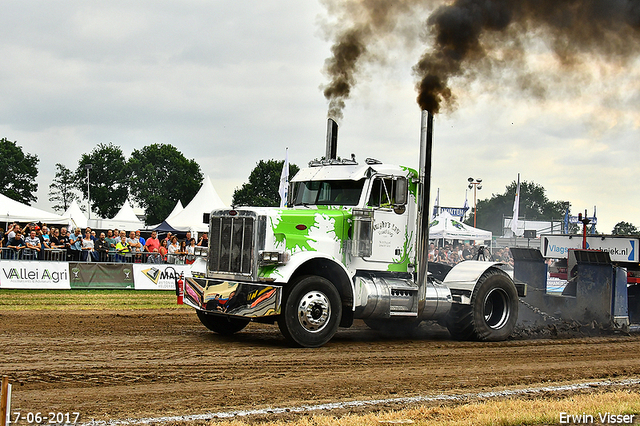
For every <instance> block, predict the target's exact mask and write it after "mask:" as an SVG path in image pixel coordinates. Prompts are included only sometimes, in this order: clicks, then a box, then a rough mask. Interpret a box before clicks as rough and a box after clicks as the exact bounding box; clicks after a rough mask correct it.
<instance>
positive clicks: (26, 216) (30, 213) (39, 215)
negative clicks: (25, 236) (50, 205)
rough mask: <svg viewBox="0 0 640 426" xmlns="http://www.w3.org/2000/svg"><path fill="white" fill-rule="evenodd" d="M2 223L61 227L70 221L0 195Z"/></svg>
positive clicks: (0, 219) (0, 217)
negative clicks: (26, 223)
mask: <svg viewBox="0 0 640 426" xmlns="http://www.w3.org/2000/svg"><path fill="white" fill-rule="evenodd" d="M0 221H3V222H7V223H10V222H43V223H47V224H59V225H61V224H66V223H68V222H69V219H67V218H64V217H62V216H60V215H57V214H55V213H50V212H48V211H45V210H40V209H38V208H35V207H31V206H28V205H26V204H22V203H21V202H19V201H16V200H13V199H11V198H9V197H7V196H6V195H3V194H0Z"/></svg>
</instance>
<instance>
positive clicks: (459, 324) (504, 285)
mask: <svg viewBox="0 0 640 426" xmlns="http://www.w3.org/2000/svg"><path fill="white" fill-rule="evenodd" d="M518 303H519V300H518V291H517V290H516V287H515V285H514V284H513V281H511V278H509V276H508V275H507V274H505V273H504V272H503V271H501V270H499V269H495V268H492V269H488V270H487V271H485V273H484V274H482V276H481V277H480V279H479V280H478V283H477V284H476V287H475V289H474V291H473V294H472V296H471V304H470V305H461V304H457V303H454V304H453V305H452V306H451V311H450V312H449V315H448V317H447V321H446V323H447V328H448V329H449V333H450V334H451V337H453V338H454V339H456V340H481V341H499V340H506V339H507V338H508V337H509V336H510V335H511V333H513V330H514V328H515V326H516V321H517V320H518Z"/></svg>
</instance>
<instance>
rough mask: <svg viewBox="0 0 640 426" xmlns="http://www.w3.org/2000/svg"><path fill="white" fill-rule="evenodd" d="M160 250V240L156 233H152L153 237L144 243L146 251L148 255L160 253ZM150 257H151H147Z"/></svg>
mask: <svg viewBox="0 0 640 426" xmlns="http://www.w3.org/2000/svg"><path fill="white" fill-rule="evenodd" d="M159 249H160V240H159V239H158V233H157V232H156V231H152V232H151V236H150V237H149V238H147V241H146V242H145V243H144V251H146V252H148V253H158V251H159ZM147 256H148V257H149V255H147Z"/></svg>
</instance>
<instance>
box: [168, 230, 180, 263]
mask: <svg viewBox="0 0 640 426" xmlns="http://www.w3.org/2000/svg"><path fill="white" fill-rule="evenodd" d="M179 252H180V245H179V244H178V237H176V236H175V235H174V236H173V237H171V244H169V247H168V250H167V261H168V262H169V263H178V254H179Z"/></svg>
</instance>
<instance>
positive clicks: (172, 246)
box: [0, 223, 209, 264]
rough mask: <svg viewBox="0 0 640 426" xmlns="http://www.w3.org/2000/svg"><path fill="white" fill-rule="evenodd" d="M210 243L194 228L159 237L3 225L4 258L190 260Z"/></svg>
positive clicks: (0, 246)
mask: <svg viewBox="0 0 640 426" xmlns="http://www.w3.org/2000/svg"><path fill="white" fill-rule="evenodd" d="M208 244H209V242H208V239H207V234H206V233H204V234H202V236H201V237H200V239H199V240H198V241H196V239H195V238H192V237H191V232H186V233H185V235H184V236H178V235H173V234H172V233H171V232H167V234H166V236H164V238H160V237H159V236H158V233H157V231H151V233H150V235H148V237H147V238H144V237H143V236H142V233H141V231H140V230H136V231H129V232H128V233H127V232H126V231H125V230H119V229H108V230H106V231H101V232H99V233H98V234H96V231H95V230H92V229H91V228H89V227H87V228H85V230H84V233H83V232H82V230H81V229H80V228H75V229H74V230H73V232H71V231H68V230H67V228H66V227H61V228H53V227H49V226H47V225H46V224H42V223H38V224H35V223H30V224H28V225H26V226H25V227H24V228H22V227H21V226H20V225H19V224H17V223H13V224H11V225H10V226H8V229H7V230H6V232H5V230H4V229H2V228H0V249H1V251H2V256H1V257H2V258H3V259H22V260H59V261H72V262H79V261H87V262H132V263H177V264H184V263H187V264H189V263H193V262H194V261H195V259H196V257H197V256H198V255H200V253H201V252H206V249H207V247H208Z"/></svg>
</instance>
